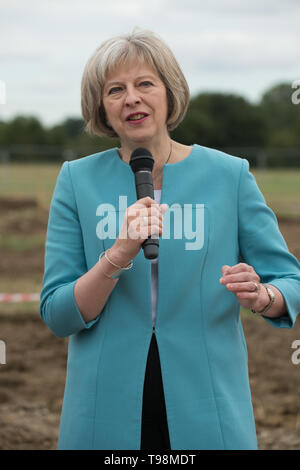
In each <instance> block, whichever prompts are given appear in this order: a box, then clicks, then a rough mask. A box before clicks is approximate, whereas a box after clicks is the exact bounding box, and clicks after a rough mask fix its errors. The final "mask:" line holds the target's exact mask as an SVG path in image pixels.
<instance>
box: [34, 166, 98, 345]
mask: <svg viewBox="0 0 300 470" xmlns="http://www.w3.org/2000/svg"><path fill="white" fill-rule="evenodd" d="M86 271H87V266H86V261H85V254H84V246H83V239H82V232H81V226H80V222H79V218H78V213H77V206H76V201H75V197H74V192H73V187H72V181H71V176H70V169H69V162H64V163H63V165H62V168H61V170H60V173H59V175H58V178H57V182H56V186H55V189H54V193H53V197H52V201H51V204H50V210H49V219H48V228H47V236H46V249H45V271H44V278H43V286H42V291H41V295H40V314H41V317H42V319H43V321H44V322H45V323H46V325H47V326H48V327H49V328H50V330H51V331H52V332H53V333H54V334H55V335H56V336H58V337H65V336H69V335H72V334H74V333H78V332H79V331H80V330H83V329H85V328H90V327H91V326H92V325H93V324H94V323H95V322H96V321H97V320H98V318H99V315H98V317H97V318H96V319H95V320H92V321H90V322H87V323H86V322H85V321H84V319H83V317H82V315H81V313H80V311H79V309H78V306H77V304H76V301H75V298H74V286H75V283H76V281H77V279H78V278H79V277H81V276H82V275H83V274H84V273H86Z"/></svg>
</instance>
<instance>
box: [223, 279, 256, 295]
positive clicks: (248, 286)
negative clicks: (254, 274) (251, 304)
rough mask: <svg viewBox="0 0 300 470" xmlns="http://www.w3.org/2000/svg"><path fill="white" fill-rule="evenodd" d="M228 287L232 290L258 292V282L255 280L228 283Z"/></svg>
mask: <svg viewBox="0 0 300 470" xmlns="http://www.w3.org/2000/svg"><path fill="white" fill-rule="evenodd" d="M226 288H227V289H228V290H230V291H231V292H243V291H244V292H255V293H257V292H258V290H257V289H256V283H255V282H253V281H251V282H235V283H229V284H226Z"/></svg>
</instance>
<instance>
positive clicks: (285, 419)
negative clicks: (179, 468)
mask: <svg viewBox="0 0 300 470" xmlns="http://www.w3.org/2000/svg"><path fill="white" fill-rule="evenodd" d="M27 202H28V201H27ZM8 204H9V206H8V205H7V204H6V203H5V201H3V200H2V201H0V234H2V236H4V235H5V236H7V237H14V236H17V237H20V236H21V237H22V240H23V241H24V242H26V240H29V241H30V240H31V239H32V237H34V236H39V235H40V236H41V237H44V236H45V231H46V224H47V217H48V214H47V211H45V210H44V209H41V208H40V207H39V206H38V205H37V204H35V203H34V201H33V202H32V203H31V204H30V203H28V204H26V203H24V201H23V203H22V202H20V206H18V205H17V204H16V203H12V202H9V203H8ZM279 226H280V230H281V232H282V234H283V235H284V237H285V240H286V242H287V245H288V247H289V249H290V251H291V252H292V253H293V254H295V255H296V256H297V257H298V259H299V258H300V223H299V222H298V223H297V222H289V221H286V220H285V221H282V222H281V221H279ZM43 262H44V248H43V246H41V244H38V243H37V244H36V245H34V246H30V244H29V245H28V248H27V249H26V250H25V251H18V250H16V249H8V248H7V247H6V246H4V245H3V246H2V245H1V247H0V285H1V287H0V291H1V292H3V291H6V292H17V291H20V289H21V288H22V286H23V287H24V290H23V291H24V292H32V291H33V290H32V289H33V287H34V286H35V287H36V286H40V285H41V281H42V276H43ZM31 280H32V282H31ZM35 291H38V289H36V288H35ZM242 321H243V326H244V331H245V336H246V340H247V346H248V354H249V377H250V384H251V390H252V399H253V407H254V414H255V420H256V426H257V436H258V442H259V448H260V449H262V450H264V449H300V402H299V390H300V364H299V365H295V364H293V363H292V360H291V356H292V353H293V352H294V350H293V349H292V348H291V345H292V342H293V341H294V340H297V339H298V340H300V323H299V322H300V320H298V321H297V322H296V324H295V326H294V328H293V329H276V328H274V327H272V326H271V325H269V324H268V323H267V322H265V321H264V320H263V319H262V318H260V317H253V316H250V315H246V314H243V315H242ZM0 339H1V340H3V341H5V343H6V364H5V365H0V449H45V450H46V449H55V448H56V445H57V435H58V427H59V418H60V411H61V405H62V397H63V391H64V383H65V373H66V358H67V339H59V338H56V337H55V336H54V335H53V334H52V333H51V332H50V331H49V330H48V328H47V327H46V326H45V325H44V324H43V322H42V321H41V319H40V317H39V312H38V306H37V304H26V305H25V304H24V305H22V304H18V305H17V304H10V305H7V304H1V303H0ZM299 357H300V355H299Z"/></svg>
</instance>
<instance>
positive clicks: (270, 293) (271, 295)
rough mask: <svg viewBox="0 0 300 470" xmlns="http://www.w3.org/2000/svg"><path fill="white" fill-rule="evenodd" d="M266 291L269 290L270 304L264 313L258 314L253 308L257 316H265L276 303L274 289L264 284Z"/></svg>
mask: <svg viewBox="0 0 300 470" xmlns="http://www.w3.org/2000/svg"><path fill="white" fill-rule="evenodd" d="M262 285H263V286H264V287H265V289H266V290H267V293H268V296H269V299H270V302H269V303H268V305H267V306H266V308H265V309H264V310H263V311H262V312H256V311H255V310H253V309H252V308H251V312H252V313H254V314H255V315H256V314H258V315H264V314H265V313H266V312H267V311H268V310H270V308H271V307H272V305H273V303H274V301H275V294H274V292H273V291H272V289H271V288H270V287H269V286H267V285H266V284H262Z"/></svg>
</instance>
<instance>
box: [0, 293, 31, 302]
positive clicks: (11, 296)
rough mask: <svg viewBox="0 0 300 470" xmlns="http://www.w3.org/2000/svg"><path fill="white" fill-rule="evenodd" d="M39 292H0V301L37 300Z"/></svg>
mask: <svg viewBox="0 0 300 470" xmlns="http://www.w3.org/2000/svg"><path fill="white" fill-rule="evenodd" d="M39 301H40V294H0V302H39Z"/></svg>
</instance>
